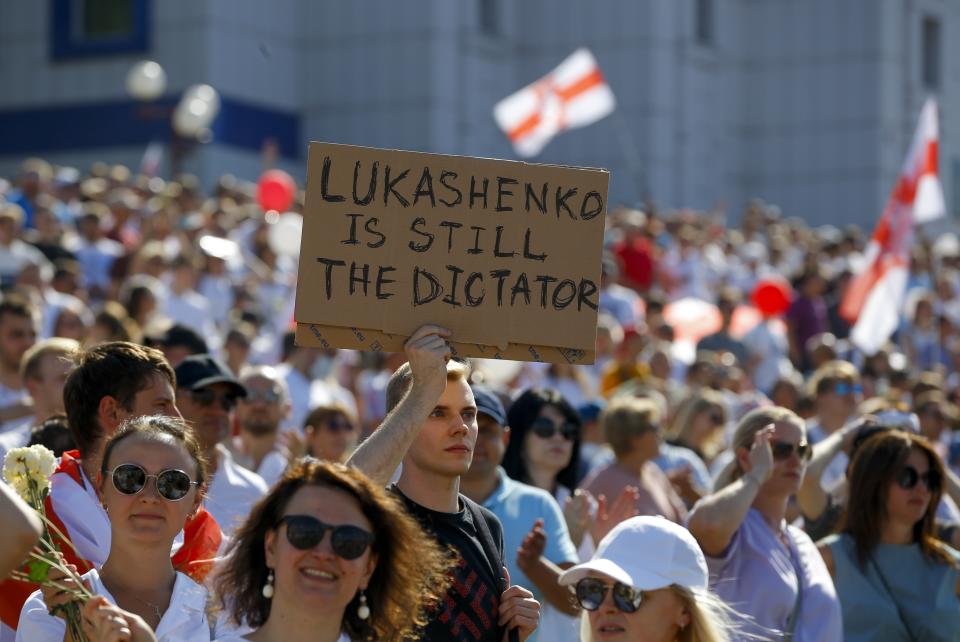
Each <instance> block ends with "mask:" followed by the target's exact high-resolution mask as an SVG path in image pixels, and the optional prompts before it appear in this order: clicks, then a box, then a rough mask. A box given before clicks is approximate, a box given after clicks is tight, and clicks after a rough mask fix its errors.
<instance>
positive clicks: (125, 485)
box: [110, 464, 200, 502]
mask: <svg viewBox="0 0 960 642" xmlns="http://www.w3.org/2000/svg"><path fill="white" fill-rule="evenodd" d="M150 478H153V479H155V480H156V483H157V493H159V495H160V496H161V497H163V498H164V499H166V500H169V501H171V502H177V501H180V500H181V499H183V498H184V497H186V496H187V493H189V492H190V487H191V486H196V485H199V484H200V482H195V481H193V480H192V479H190V475H188V474H187V473H185V472H183V471H182V470H176V469H173V468H171V469H169V470H164V471H161V472H159V473H157V474H156V475H148V474H147V471H146V470H144V469H143V468H142V467H141V466H138V465H137V464H120V465H119V466H117V467H116V468H114V469H113V471H112V472H111V473H110V479H111V480H112V481H113V487H114V488H116V489H117V491H118V492H120V493H123V494H124V495H136V494H137V493H139V492H140V491H142V490H143V489H144V488H146V486H147V480H148V479H150Z"/></svg>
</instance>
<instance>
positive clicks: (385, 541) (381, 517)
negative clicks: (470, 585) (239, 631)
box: [215, 457, 450, 642]
mask: <svg viewBox="0 0 960 642" xmlns="http://www.w3.org/2000/svg"><path fill="white" fill-rule="evenodd" d="M305 486H320V487H326V488H333V489H336V490H339V491H342V492H345V493H347V494H348V495H350V496H351V497H353V498H354V500H356V502H357V503H358V504H359V505H360V510H361V511H362V512H363V515H364V516H365V517H366V518H367V519H368V520H369V521H370V523H371V525H372V526H373V533H374V535H375V537H376V539H375V540H374V543H373V547H372V550H373V552H374V553H375V554H376V556H377V566H376V568H375V569H374V571H373V576H372V577H371V578H370V584H369V586H368V587H367V589H366V594H367V597H368V601H367V604H368V606H369V608H370V617H369V619H367V620H361V619H360V618H359V617H358V616H357V607H358V604H359V602H358V598H357V596H354V598H353V600H352V601H351V602H350V604H349V605H348V606H347V608H346V609H345V611H344V615H343V628H344V630H345V631H346V632H347V634H348V635H349V637H350V639H351V640H382V641H386V642H400V641H401V640H406V639H409V638H412V637H415V634H416V632H417V631H418V630H419V629H420V628H421V627H423V626H425V625H426V624H427V618H428V613H429V611H430V609H432V608H433V607H434V606H435V605H437V604H439V602H440V599H441V596H443V595H444V594H445V593H446V589H447V586H448V585H449V582H450V580H449V577H448V575H447V573H448V571H449V570H450V569H449V564H450V563H449V562H448V561H447V557H446V555H445V553H444V552H443V550H442V549H441V548H440V546H439V545H438V544H436V543H435V541H434V540H433V538H431V537H428V536H427V535H426V534H425V533H424V532H423V530H422V528H421V527H420V526H419V525H418V524H417V522H416V521H415V520H414V519H413V518H412V517H411V516H410V515H409V514H408V513H407V511H406V510H405V509H404V507H403V506H401V504H400V501H399V500H398V499H397V498H395V497H392V496H390V495H389V494H388V492H387V491H386V490H385V489H384V488H382V487H380V486H378V485H376V484H374V483H373V482H372V481H370V479H368V478H367V477H366V476H365V475H364V474H363V473H361V472H360V471H359V470H357V469H355V468H351V467H348V466H345V465H343V464H337V463H331V462H321V461H319V460H316V459H313V458H311V457H307V458H305V459H302V460H300V461H299V462H296V463H295V464H293V465H292V466H291V467H290V468H289V469H287V472H286V474H284V476H283V477H282V478H281V479H280V481H279V482H277V484H276V485H275V486H274V487H273V489H272V490H271V491H270V493H269V494H268V495H267V496H266V497H264V498H263V499H261V500H260V501H259V502H257V504H256V505H254V507H253V510H251V511H250V515H249V516H248V517H247V521H246V522H245V523H244V524H243V525H242V526H241V527H240V528H239V529H238V530H237V531H236V532H235V533H234V536H233V543H232V544H231V546H230V549H229V551H228V554H227V558H226V562H225V564H224V567H223V569H222V571H221V573H220V575H218V576H217V579H216V580H215V588H216V592H217V595H218V596H219V599H220V602H221V605H222V606H223V608H224V609H228V610H229V611H230V614H231V616H232V618H233V620H234V621H235V622H236V623H238V624H240V623H245V624H247V625H249V626H251V627H253V628H259V627H261V626H263V624H264V623H265V622H266V621H267V620H268V619H269V618H270V606H271V602H270V600H268V599H267V598H265V597H263V593H262V589H263V585H264V584H265V583H266V581H267V573H268V572H269V570H268V569H267V562H266V554H265V552H264V541H265V539H266V535H267V533H268V532H269V531H272V530H274V529H276V528H277V524H278V523H279V521H280V519H281V518H282V517H283V512H284V510H285V509H286V507H287V504H288V503H289V502H290V499H291V498H292V497H293V496H294V494H296V492H297V491H298V490H300V489H301V488H303V487H305Z"/></svg>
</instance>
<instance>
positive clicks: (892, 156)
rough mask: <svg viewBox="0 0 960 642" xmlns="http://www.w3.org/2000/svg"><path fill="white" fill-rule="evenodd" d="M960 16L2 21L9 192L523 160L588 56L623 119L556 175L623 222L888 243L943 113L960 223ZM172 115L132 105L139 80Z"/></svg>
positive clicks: (951, 10)
mask: <svg viewBox="0 0 960 642" xmlns="http://www.w3.org/2000/svg"><path fill="white" fill-rule="evenodd" d="M958 29H960V0H840V1H838V0H608V1H606V2H603V3H595V2H589V1H588V0H460V1H455V2H451V1H449V0H406V1H404V2H395V1H391V0H368V1H364V2H320V1H318V0H271V1H270V2H258V1H255V0H47V1H42V2H3V3H0V83H2V86H3V87H4V88H5V91H3V92H0V175H5V176H12V175H15V173H16V169H17V167H18V165H19V163H20V161H22V159H24V158H25V157H27V156H32V155H37V156H41V157H44V158H47V159H49V160H51V161H53V162H56V163H61V164H70V165H75V166H78V167H85V166H87V165H89V164H90V163H91V162H92V161H94V160H106V161H108V162H121V163H125V164H128V165H131V166H133V167H136V166H138V165H139V163H140V158H141V156H142V155H143V152H144V149H145V147H146V146H147V145H148V144H149V143H150V142H151V141H161V142H164V143H165V144H167V146H168V149H167V168H168V169H169V162H170V157H171V156H174V157H175V160H176V163H177V165H178V166H181V167H183V168H184V169H186V170H188V171H191V172H194V173H196V174H198V175H199V176H200V177H201V179H202V180H204V182H205V183H208V184H209V183H210V182H211V181H212V180H214V179H215V178H216V177H217V176H218V175H220V174H222V173H227V172H229V173H233V174H236V175H239V176H242V177H244V178H249V179H255V178H256V176H257V175H258V174H259V173H260V171H261V170H262V168H263V166H264V147H265V144H266V143H267V141H272V142H271V143H269V144H266V146H267V147H269V148H271V149H273V150H275V152H272V153H269V154H268V155H271V156H272V155H273V153H275V154H276V156H277V157H278V160H277V162H278V164H279V165H280V166H281V167H284V168H286V169H288V170H290V171H291V172H293V173H294V175H295V176H296V177H297V178H298V180H300V181H301V183H302V180H303V176H304V170H305V161H306V150H307V142H308V141H310V140H324V141H331V142H340V143H350V144H358V145H372V146H380V147H391V148H400V149H411V150H421V151H431V152H440V153H452V154H469V155H476V156H489V157H499V158H514V157H515V155H514V154H513V151H512V149H511V148H510V146H509V144H508V143H507V141H506V139H505V137H504V136H503V135H502V134H501V133H500V132H499V130H498V129H497V128H496V125H495V123H494V121H493V118H492V108H493V105H494V103H495V102H496V101H497V100H499V99H500V98H502V97H504V96H506V95H508V94H509V93H511V92H512V91H515V90H517V89H519V88H520V87H521V86H523V85H525V84H527V83H529V82H531V81H533V80H535V79H536V78H538V77H540V76H542V75H543V74H544V73H546V72H547V71H549V70H550V69H551V68H553V67H554V66H555V65H556V64H558V63H559V62H560V61H561V60H562V59H563V58H565V57H566V56H567V55H569V54H570V53H571V52H572V51H573V50H574V49H575V48H577V47H578V46H581V45H585V46H588V47H589V48H590V49H592V51H593V52H594V54H595V56H596V58H597V60H598V62H599V64H600V67H601V69H602V70H603V73H604V75H605V76H606V78H607V80H608V82H609V83H610V85H611V86H612V88H613V91H614V93H615V94H616V96H617V100H618V110H617V112H616V113H615V115H614V116H611V117H608V118H607V119H605V120H603V121H601V122H599V123H596V124H595V125H592V126H590V127H587V128H584V129H581V130H576V131H571V132H567V133H565V134H563V135H561V136H560V137H559V138H557V139H556V140H554V141H553V142H552V143H551V144H550V145H549V146H548V147H547V148H546V149H545V150H544V152H543V153H542V154H541V155H540V156H539V157H537V158H536V159H534V160H535V161H537V162H545V163H560V164H573V165H586V166H593V167H605V168H608V169H610V170H611V171H612V180H611V194H610V201H611V203H615V202H623V203H637V202H639V201H640V200H641V199H642V198H650V199H652V200H653V201H654V202H655V203H656V204H657V205H658V206H659V207H662V208H675V207H693V208H697V209H709V208H713V207H725V208H727V209H728V210H729V211H730V212H731V217H732V218H733V219H734V220H735V219H736V218H737V216H738V213H739V210H740V208H741V206H742V205H743V203H744V202H745V201H746V200H748V199H749V198H752V197H759V198H762V199H764V200H766V201H768V202H771V203H776V204H778V205H780V207H781V208H782V210H783V211H784V213H785V214H787V215H793V216H800V217H803V218H805V219H807V220H809V221H810V222H811V223H813V224H821V223H827V222H830V223H840V222H844V223H845V222H852V223H860V224H862V225H864V226H867V227H870V226H872V224H873V222H874V221H875V219H876V217H877V216H878V215H879V212H880V209H881V208H882V206H883V203H884V201H885V199H886V197H887V194H888V192H889V190H890V188H891V186H892V183H893V180H894V178H895V176H896V174H897V171H898V169H899V166H900V164H901V162H902V159H903V156H904V154H905V152H906V149H907V146H908V144H909V139H910V136H911V135H912V132H913V129H914V127H915V124H916V118H917V116H918V114H919V109H920V105H921V104H922V102H923V100H924V98H925V97H926V96H927V95H930V94H933V95H935V96H936V97H937V98H938V99H939V101H940V106H941V147H940V154H941V156H940V163H941V178H942V180H943V183H944V187H945V190H946V193H947V201H948V206H949V207H950V208H951V210H952V212H953V213H955V214H957V215H960V204H958V201H960V136H958V135H957V133H956V132H957V130H958V129H960V124H955V123H958V122H960V65H954V66H952V65H950V64H948V63H949V61H951V60H952V59H956V58H957V57H956V56H954V55H952V53H953V52H952V48H953V47H955V46H956V45H955V44H953V42H952V41H951V40H950V39H948V38H947V34H950V33H956V32H957V30H958ZM145 58H149V59H153V60H156V61H158V62H160V63H161V64H162V65H163V67H164V68H165V70H166V72H167V77H168V90H167V94H166V95H165V96H164V97H163V98H161V99H159V100H158V101H156V102H155V103H153V104H149V105H141V104H138V103H136V101H134V100H133V99H132V98H131V97H129V96H127V95H126V92H125V88H124V78H125V75H126V73H127V70H128V69H129V68H130V67H131V66H132V65H133V63H134V62H136V61H138V60H141V59H145ZM199 82H206V83H209V84H211V85H213V86H214V87H215V88H216V89H217V90H218V91H219V92H220V95H221V101H222V108H221V113H220V116H219V117H218V119H217V121H216V123H215V125H214V127H213V140H212V142H210V143H208V144H205V145H198V146H192V147H191V146H184V145H176V146H175V147H174V148H173V149H170V148H169V147H170V146H169V141H170V140H171V136H170V126H169V112H170V110H171V109H172V106H173V105H175V104H176V100H177V96H178V95H179V93H181V92H182V91H183V90H184V89H186V87H188V86H189V85H191V84H194V83H199Z"/></svg>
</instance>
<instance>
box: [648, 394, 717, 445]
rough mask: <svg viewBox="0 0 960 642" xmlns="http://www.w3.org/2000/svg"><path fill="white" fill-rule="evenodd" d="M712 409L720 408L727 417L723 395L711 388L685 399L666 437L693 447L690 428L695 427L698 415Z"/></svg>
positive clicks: (668, 428)
mask: <svg viewBox="0 0 960 642" xmlns="http://www.w3.org/2000/svg"><path fill="white" fill-rule="evenodd" d="M710 408H719V409H720V410H721V411H722V412H723V415H724V417H726V415H727V407H726V404H725V403H724V400H723V395H721V394H720V393H719V392H717V391H716V390H711V389H709V388H703V389H702V390H699V391H697V392H696V393H695V394H693V395H692V396H690V397H689V398H687V399H685V400H684V401H683V402H682V403H681V404H680V407H679V408H677V412H676V413H675V414H674V415H673V419H672V420H671V421H670V425H669V426H667V431H666V434H665V435H664V436H665V437H666V438H667V439H671V440H675V441H682V442H684V443H686V444H689V445H692V444H691V440H690V428H691V426H692V425H693V420H694V418H696V417H697V415H699V414H701V413H703V412H706V411H707V410H709V409H710Z"/></svg>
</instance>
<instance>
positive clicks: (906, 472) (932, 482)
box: [895, 466, 941, 492]
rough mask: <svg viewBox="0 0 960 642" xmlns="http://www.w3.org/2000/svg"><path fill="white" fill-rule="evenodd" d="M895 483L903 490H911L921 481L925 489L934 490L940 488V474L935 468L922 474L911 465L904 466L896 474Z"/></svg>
mask: <svg viewBox="0 0 960 642" xmlns="http://www.w3.org/2000/svg"><path fill="white" fill-rule="evenodd" d="M895 479H896V481H897V485H898V486H900V488H902V489H904V490H912V489H913V488H914V487H915V486H916V485H917V483H918V482H921V481H922V482H923V485H924V486H926V487H927V490H929V491H930V492H934V491H936V490H937V489H939V488H940V482H941V480H940V474H939V473H937V471H935V470H932V469H931V470H928V471H927V472H925V473H923V474H922V475H921V474H920V473H919V472H917V469H916V468H914V467H913V466H904V467H903V468H901V469H900V472H898V473H897V476H896V478H895Z"/></svg>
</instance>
